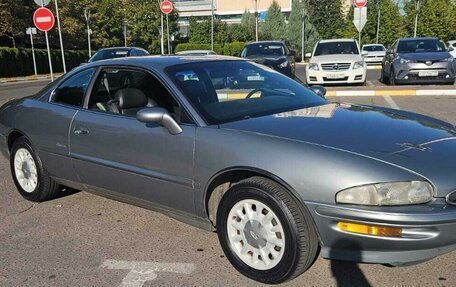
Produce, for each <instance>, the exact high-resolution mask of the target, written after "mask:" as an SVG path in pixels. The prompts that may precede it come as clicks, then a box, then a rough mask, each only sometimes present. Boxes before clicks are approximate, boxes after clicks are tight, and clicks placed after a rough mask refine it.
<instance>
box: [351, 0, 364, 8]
mask: <svg viewBox="0 0 456 287" xmlns="http://www.w3.org/2000/svg"><path fill="white" fill-rule="evenodd" d="M354 1H355V2H354V3H355V6H356V7H358V8H363V7H364V6H366V4H367V0H354Z"/></svg>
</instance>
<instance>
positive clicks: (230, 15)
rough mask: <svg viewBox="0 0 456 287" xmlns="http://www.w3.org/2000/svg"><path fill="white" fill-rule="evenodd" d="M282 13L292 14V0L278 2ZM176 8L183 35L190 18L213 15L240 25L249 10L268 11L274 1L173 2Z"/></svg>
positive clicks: (201, 18)
mask: <svg viewBox="0 0 456 287" xmlns="http://www.w3.org/2000/svg"><path fill="white" fill-rule="evenodd" d="M276 1H277V2H278V3H279V5H280V7H282V12H283V13H284V14H286V15H288V14H289V13H290V12H291V1H292V0H276ZM172 2H173V3H174V6H175V8H176V9H177V10H178V11H179V22H178V23H179V26H180V30H181V33H183V34H186V32H187V30H188V25H189V21H190V17H196V19H200V20H203V19H205V18H207V17H210V16H211V14H212V4H213V5H214V14H215V15H216V17H217V18H218V19H221V20H222V21H224V22H227V23H240V22H241V18H242V14H244V12H245V11H246V10H247V11H249V12H250V13H255V10H256V7H258V12H264V11H267V10H268V8H269V6H270V5H271V4H272V2H273V0H173V1H172Z"/></svg>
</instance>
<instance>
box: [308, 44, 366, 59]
mask: <svg viewBox="0 0 456 287" xmlns="http://www.w3.org/2000/svg"><path fill="white" fill-rule="evenodd" d="M336 54H352V55H355V54H359V51H358V46H357V45H356V43H355V42H354V41H345V42H327V43H318V45H317V48H316V49H315V53H314V56H324V55H336Z"/></svg>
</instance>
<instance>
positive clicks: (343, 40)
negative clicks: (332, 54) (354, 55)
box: [319, 39, 355, 43]
mask: <svg viewBox="0 0 456 287" xmlns="http://www.w3.org/2000/svg"><path fill="white" fill-rule="evenodd" d="M333 42H355V40H354V39H326V40H320V41H319V43H333Z"/></svg>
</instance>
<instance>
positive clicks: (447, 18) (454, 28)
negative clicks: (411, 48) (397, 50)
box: [404, 0, 456, 41]
mask: <svg viewBox="0 0 456 287" xmlns="http://www.w3.org/2000/svg"><path fill="white" fill-rule="evenodd" d="M420 1H421V3H422V4H421V9H420V13H419V15H418V27H417V36H418V37H438V38H440V39H441V40H445V41H446V40H452V39H454V38H455V37H456V7H455V3H454V1H452V0H432V1H430V0H420ZM415 2H416V0H404V11H405V23H406V28H407V34H408V36H413V32H414V28H415Z"/></svg>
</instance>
